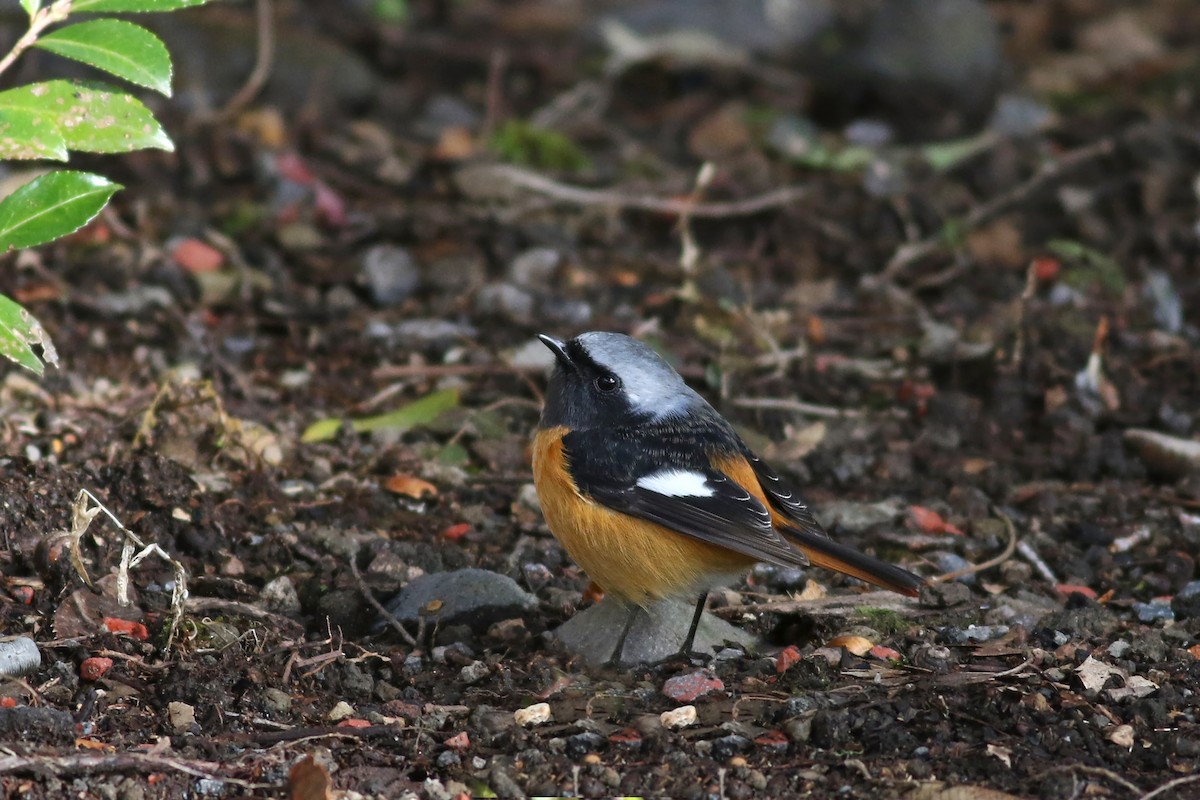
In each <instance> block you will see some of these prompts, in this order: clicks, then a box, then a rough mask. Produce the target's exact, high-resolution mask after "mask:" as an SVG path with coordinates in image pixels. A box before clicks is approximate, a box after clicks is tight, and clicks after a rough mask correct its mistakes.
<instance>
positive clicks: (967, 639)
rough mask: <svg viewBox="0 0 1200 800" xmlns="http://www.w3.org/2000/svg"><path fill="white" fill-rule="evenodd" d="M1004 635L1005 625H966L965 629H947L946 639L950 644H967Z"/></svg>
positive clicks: (1006, 628)
mask: <svg viewBox="0 0 1200 800" xmlns="http://www.w3.org/2000/svg"><path fill="white" fill-rule="evenodd" d="M1006 633H1008V626H1007V625H968V626H967V627H965V628H947V629H946V638H948V639H949V640H950V643H951V644H969V643H971V642H987V641H990V640H992V639H999V638H1000V637H1001V636H1004V635H1005V634H1006Z"/></svg>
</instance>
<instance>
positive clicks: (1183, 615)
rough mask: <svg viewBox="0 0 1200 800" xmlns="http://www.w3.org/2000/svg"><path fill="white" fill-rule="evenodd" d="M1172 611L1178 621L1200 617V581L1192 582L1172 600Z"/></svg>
mask: <svg viewBox="0 0 1200 800" xmlns="http://www.w3.org/2000/svg"><path fill="white" fill-rule="evenodd" d="M1171 610H1172V611H1173V612H1175V616H1176V617H1177V618H1178V619H1193V618H1195V617H1200V581H1190V582H1189V583H1188V584H1187V585H1186V586H1184V587H1183V588H1182V589H1180V590H1179V592H1178V593H1176V595H1175V596H1174V597H1173V598H1171Z"/></svg>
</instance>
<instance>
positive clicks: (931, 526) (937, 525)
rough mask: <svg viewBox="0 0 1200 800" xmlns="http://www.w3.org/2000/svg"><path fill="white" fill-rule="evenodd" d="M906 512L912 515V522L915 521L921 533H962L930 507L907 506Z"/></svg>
mask: <svg viewBox="0 0 1200 800" xmlns="http://www.w3.org/2000/svg"><path fill="white" fill-rule="evenodd" d="M908 513H909V516H911V517H912V520H913V522H915V523H917V527H918V528H919V529H920V530H921V532H922V533H930V534H943V533H950V534H953V535H955V536H962V535H963V532H962V531H961V530H959V529H958V528H957V527H956V526H954V525H951V524H950V523H949V522H946V520H944V519H942V515H941V514H939V513H937V512H936V511H934V510H932V509H929V508H925V507H924V506H909V507H908Z"/></svg>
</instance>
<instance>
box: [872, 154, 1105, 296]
mask: <svg viewBox="0 0 1200 800" xmlns="http://www.w3.org/2000/svg"><path fill="white" fill-rule="evenodd" d="M1114 150H1116V141H1115V140H1114V139H1112V138H1109V137H1106V138H1104V139H1101V140H1099V141H1097V142H1092V143H1091V144H1088V145H1084V146H1083V147H1079V148H1076V149H1075V150H1070V151H1068V152H1066V153H1064V154H1062V155H1061V156H1059V157H1058V158H1056V159H1054V160H1052V161H1046V162H1043V163H1042V165H1041V166H1039V167H1038V169H1037V171H1036V172H1034V173H1033V175H1031V176H1030V177H1029V178H1028V179H1026V180H1025V181H1024V182H1022V183H1019V184H1017V185H1016V186H1014V187H1013V188H1011V189H1009V190H1008V191H1007V192H1003V193H1001V194H998V195H996V196H995V197H993V198H992V199H990V200H988V201H986V202H984V203H980V204H979V205H977V206H975V208H973V209H971V211H970V212H968V214H967V215H966V216H965V217H964V218H963V220H962V226H961V228H962V230H964V231H972V230H975V229H976V228H978V227H979V226H980V225H983V224H984V223H985V222H988V221H990V220H991V219H992V218H993V217H996V216H998V215H999V214H1001V213H1003V212H1004V211H1005V210H1007V209H1008V208H1010V207H1011V206H1014V205H1017V204H1018V203H1020V202H1021V201H1023V200H1025V199H1026V198H1028V197H1029V196H1030V195H1032V194H1033V193H1034V192H1037V191H1038V190H1040V189H1041V188H1042V187H1043V186H1045V185H1046V184H1047V183H1050V182H1051V181H1053V180H1055V179H1056V178H1058V177H1059V176H1061V175H1062V174H1063V173H1065V172H1069V171H1070V170H1073V169H1075V168H1076V167H1078V166H1080V165H1082V164H1086V163H1087V162H1088V161H1091V160H1093V159H1096V158H1100V157H1102V156H1106V155H1110V154H1111V153H1112V152H1113V151H1114ZM944 244H945V242H944V241H943V239H942V234H941V232H940V231H938V232H937V233H935V234H933V235H931V236H927V237H925V238H924V239H922V240H921V241H919V242H912V243H909V244H904V245H901V246H900V247H899V248H897V249H896V252H895V253H894V254H893V255H892V258H891V260H889V261H888V264H887V266H886V267H885V268H884V270H883V273H882V277H883V278H884V279H885V280H895V279H896V278H897V277H898V276H899V275H900V273H902V272H904V270H905V269H907V268H908V267H909V265H911V264H913V263H914V262H916V261H919V260H921V259H922V258H925V257H926V256H929V255H932V254H933V253H936V252H937V251H938V250H940V249H941V248H942V247H943V245H944Z"/></svg>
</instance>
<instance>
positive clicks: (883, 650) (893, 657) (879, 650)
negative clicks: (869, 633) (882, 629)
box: [871, 644, 904, 661]
mask: <svg viewBox="0 0 1200 800" xmlns="http://www.w3.org/2000/svg"><path fill="white" fill-rule="evenodd" d="M871 655H873V656H875V658H878V659H881V660H883V661H899V660H900V659H902V658H903V657H904V656H902V655H900V652H899V651H898V650H893V649H892V648H890V647H885V646H883V645H881V644H877V645H875V646H874V647H872V648H871Z"/></svg>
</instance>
